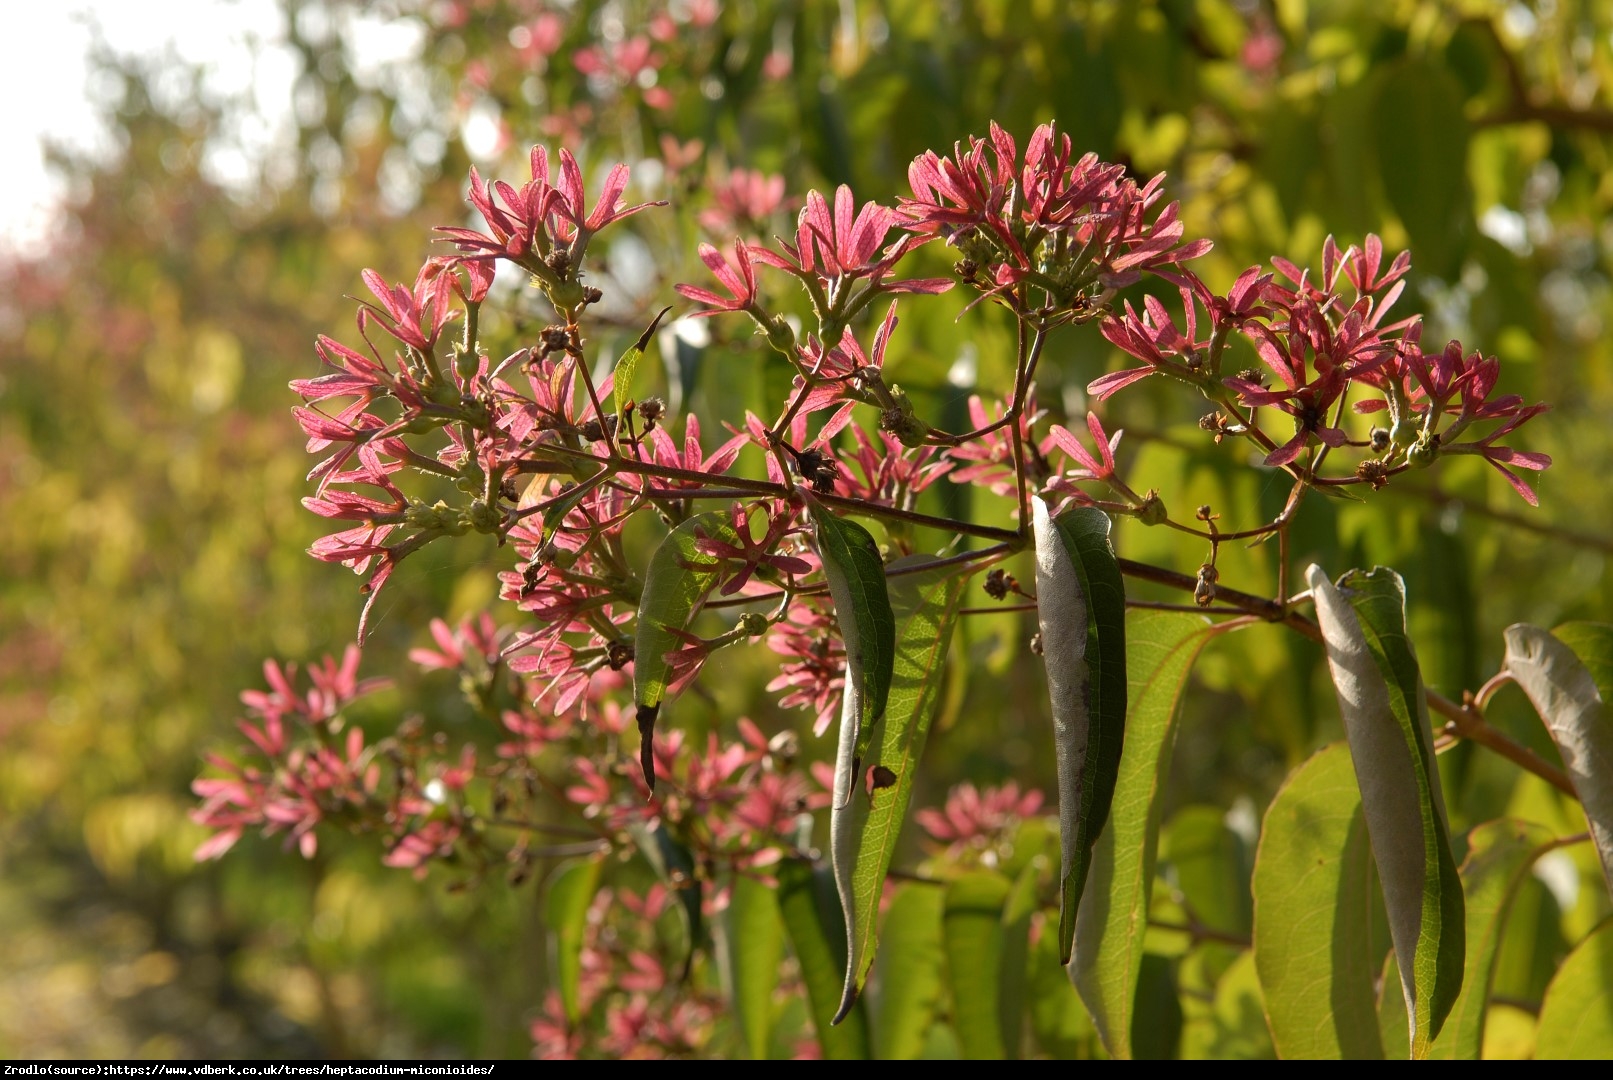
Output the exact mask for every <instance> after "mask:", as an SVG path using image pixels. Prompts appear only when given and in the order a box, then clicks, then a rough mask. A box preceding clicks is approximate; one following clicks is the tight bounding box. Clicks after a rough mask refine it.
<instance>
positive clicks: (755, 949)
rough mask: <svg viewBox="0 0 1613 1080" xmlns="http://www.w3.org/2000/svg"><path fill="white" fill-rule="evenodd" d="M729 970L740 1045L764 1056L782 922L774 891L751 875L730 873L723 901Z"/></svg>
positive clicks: (758, 1057) (770, 1024)
mask: <svg viewBox="0 0 1613 1080" xmlns="http://www.w3.org/2000/svg"><path fill="white" fill-rule="evenodd" d="M728 940H729V957H728V962H729V965H730V974H731V977H732V979H733V987H734V1012H735V1014H736V1019H737V1020H738V1022H739V1029H740V1031H741V1032H743V1033H744V1036H745V1048H746V1049H747V1050H748V1051H750V1056H751V1057H752V1058H753V1059H756V1060H762V1059H764V1058H766V1057H767V1047H768V1042H769V1040H770V1039H771V1037H772V1028H773V991H774V990H775V989H776V988H777V987H778V976H779V960H780V959H781V958H782V956H783V953H784V924H783V922H782V921H781V920H780V918H779V907H778V895H777V894H776V893H775V892H774V890H773V889H771V888H769V887H768V886H767V885H764V884H763V883H762V882H760V881H758V880H757V879H756V878H753V877H747V876H745V875H743V874H735V875H734V884H733V888H732V890H731V892H730V894H729V901H728Z"/></svg>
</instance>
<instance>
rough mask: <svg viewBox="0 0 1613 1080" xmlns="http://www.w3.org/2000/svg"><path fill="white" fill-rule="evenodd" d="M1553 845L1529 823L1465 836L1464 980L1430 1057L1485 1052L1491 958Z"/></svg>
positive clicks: (1487, 827)
mask: <svg viewBox="0 0 1613 1080" xmlns="http://www.w3.org/2000/svg"><path fill="white" fill-rule="evenodd" d="M1556 846H1557V843H1556V841H1555V840H1554V839H1553V837H1552V835H1551V831H1550V830H1549V829H1547V828H1545V827H1544V826H1541V825H1536V824H1534V823H1532V822H1528V821H1513V820H1502V821H1491V822H1487V823H1485V824H1483V825H1480V826H1478V827H1477V828H1475V829H1473V830H1472V831H1471V832H1470V833H1468V837H1467V858H1466V859H1464V860H1463V861H1462V866H1461V869H1460V871H1459V873H1460V874H1461V876H1462V892H1463V894H1464V895H1465V898H1466V906H1467V959H1466V966H1467V978H1466V979H1465V980H1464V981H1463V983H1462V992H1461V993H1460V994H1459V995H1457V998H1456V1004H1455V1005H1453V1006H1452V1007H1451V1012H1450V1015H1449V1016H1447V1017H1446V1018H1445V1026H1444V1027H1443V1028H1441V1029H1440V1033H1439V1037H1438V1038H1436V1039H1435V1040H1434V1042H1433V1045H1432V1046H1430V1047H1429V1049H1428V1056H1429V1057H1430V1058H1441V1059H1455V1060H1458V1061H1475V1060H1477V1059H1478V1057H1479V1054H1480V1052H1481V1051H1482V1050H1483V1048H1484V1018H1485V1013H1486V1005H1487V1003H1488V1001H1489V997H1490V984H1491V980H1492V979H1493V978H1494V975H1495V960H1496V957H1497V955H1498V954H1499V953H1500V949H1501V932H1502V930H1503V929H1504V928H1505V926H1506V923H1507V915H1508V913H1509V912H1510V911H1511V908H1512V898H1513V897H1514V896H1515V895H1516V894H1517V891H1518V886H1519V885H1521V884H1522V883H1523V882H1524V881H1526V880H1528V878H1529V870H1530V868H1531V867H1532V866H1534V864H1535V860H1537V859H1539V858H1540V857H1541V856H1542V855H1544V854H1545V853H1546V852H1548V851H1551V850H1552V849H1553V848H1555V847H1556ZM1385 1038H1387V1032H1386V1033H1385Z"/></svg>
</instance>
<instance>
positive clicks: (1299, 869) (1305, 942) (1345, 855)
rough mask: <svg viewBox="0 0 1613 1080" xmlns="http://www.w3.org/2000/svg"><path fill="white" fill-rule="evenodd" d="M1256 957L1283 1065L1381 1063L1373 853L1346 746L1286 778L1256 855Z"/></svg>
mask: <svg viewBox="0 0 1613 1080" xmlns="http://www.w3.org/2000/svg"><path fill="white" fill-rule="evenodd" d="M1251 888H1252V890H1253V893H1254V904H1255V915H1254V956H1255V967H1256V969H1257V970H1258V972H1259V974H1260V988H1261V991H1262V993H1263V994H1264V996H1265V1001H1266V1016H1267V1018H1268V1020H1269V1021H1270V1024H1271V1037H1272V1042H1273V1043H1274V1044H1275V1046H1276V1048H1277V1056H1278V1057H1281V1058H1350V1059H1357V1060H1360V1059H1376V1058H1382V1057H1383V1043H1382V1042H1381V1041H1380V1039H1379V1037H1378V1021H1377V1009H1376V1006H1375V1004H1374V999H1373V993H1372V982H1373V979H1374V977H1375V976H1376V975H1377V974H1378V961H1377V959H1376V958H1377V957H1378V956H1381V955H1382V953H1381V952H1377V951H1375V950H1374V948H1373V942H1372V853H1371V849H1370V847H1369V846H1368V843H1367V830H1366V818H1365V817H1364V816H1363V815H1362V813H1361V794H1360V792H1359V791H1358V790H1357V789H1356V785H1355V773H1354V770H1353V768H1352V766H1351V763H1350V753H1349V748H1348V747H1347V746H1346V745H1345V744H1344V743H1342V742H1338V743H1333V744H1332V745H1330V746H1326V747H1323V748H1322V749H1321V750H1319V751H1317V752H1316V753H1315V754H1314V755H1312V756H1311V758H1310V760H1308V761H1306V762H1305V763H1304V764H1302V765H1301V766H1299V768H1297V769H1295V770H1294V771H1293V772H1291V773H1289V774H1288V779H1286V780H1284V781H1283V785H1282V787H1280V788H1279V789H1278V790H1277V795H1276V797H1275V798H1274V799H1272V802H1271V806H1270V807H1269V808H1268V809H1267V810H1266V817H1265V820H1264V822H1263V823H1262V824H1261V829H1260V846H1259V848H1258V849H1257V850H1256V852H1255V870H1254V879H1253V882H1252V885H1251Z"/></svg>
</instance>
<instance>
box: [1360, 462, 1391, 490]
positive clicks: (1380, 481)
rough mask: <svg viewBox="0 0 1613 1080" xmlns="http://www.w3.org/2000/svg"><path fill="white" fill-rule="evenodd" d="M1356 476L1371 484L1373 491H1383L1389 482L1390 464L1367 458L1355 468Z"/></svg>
mask: <svg viewBox="0 0 1613 1080" xmlns="http://www.w3.org/2000/svg"><path fill="white" fill-rule="evenodd" d="M1355 475H1356V477H1357V478H1358V479H1361V480H1365V481H1366V482H1367V483H1369V484H1371V485H1372V490H1373V491H1379V490H1382V488H1383V486H1384V485H1385V484H1387V483H1388V482H1389V463H1388V462H1387V461H1379V460H1377V459H1376V458H1367V459H1366V460H1365V461H1363V462H1361V463H1360V464H1359V465H1357V466H1356V467H1355Z"/></svg>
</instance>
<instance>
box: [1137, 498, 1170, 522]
mask: <svg viewBox="0 0 1613 1080" xmlns="http://www.w3.org/2000/svg"><path fill="white" fill-rule="evenodd" d="M1169 518H1170V511H1168V510H1166V509H1165V500H1164V499H1161V498H1160V497H1159V492H1158V491H1150V492H1149V493H1148V494H1147V495H1145V496H1144V497H1143V501H1142V505H1141V506H1139V507H1137V520H1138V521H1140V522H1142V523H1143V524H1144V525H1163V524H1165V522H1166V520H1168V519H1169Z"/></svg>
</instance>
